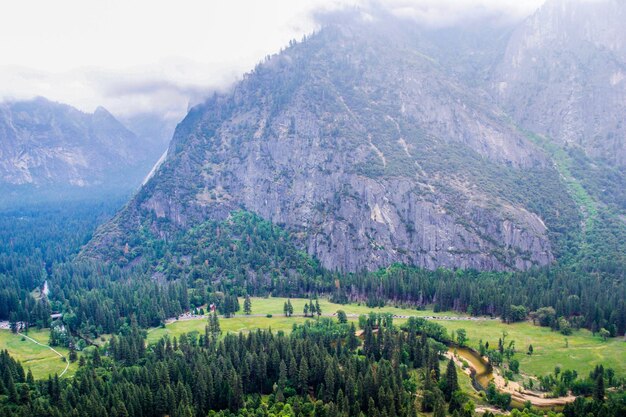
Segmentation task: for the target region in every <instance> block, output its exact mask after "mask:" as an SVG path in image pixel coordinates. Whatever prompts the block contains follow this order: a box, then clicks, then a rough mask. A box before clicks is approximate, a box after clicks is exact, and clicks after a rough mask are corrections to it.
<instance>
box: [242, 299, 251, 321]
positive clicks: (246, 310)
mask: <svg viewBox="0 0 626 417" xmlns="http://www.w3.org/2000/svg"><path fill="white" fill-rule="evenodd" d="M243 312H244V313H245V314H246V315H247V316H249V315H250V314H251V313H252V301H250V296H249V295H248V294H246V298H245V300H244V302H243Z"/></svg>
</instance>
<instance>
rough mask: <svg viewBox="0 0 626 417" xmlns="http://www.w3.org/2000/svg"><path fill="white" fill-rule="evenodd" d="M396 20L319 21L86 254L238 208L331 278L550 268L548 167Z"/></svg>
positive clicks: (244, 87)
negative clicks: (397, 270) (267, 223)
mask: <svg viewBox="0 0 626 417" xmlns="http://www.w3.org/2000/svg"><path fill="white" fill-rule="evenodd" d="M391 26H392V28H390V27H387V26H379V25H369V24H353V25H350V26H342V27H335V26H330V27H327V28H325V29H323V30H322V31H321V32H319V33H317V34H315V35H314V36H312V37H310V38H309V39H307V40H306V41H304V42H303V43H298V44H292V45H291V46H290V47H289V48H288V49H286V50H285V51H283V52H282V53H281V54H279V55H276V56H273V57H272V58H270V59H269V60H267V61H266V62H264V63H262V64H260V65H259V66H258V67H257V68H256V69H255V70H254V71H253V72H252V73H250V74H248V75H246V76H245V77H244V79H243V80H242V81H241V82H240V83H239V84H238V85H237V86H235V87H234V88H233V90H232V91H231V92H230V93H228V94H222V95H215V96H214V97H212V98H211V99H209V100H208V101H207V102H206V103H205V104H203V105H201V106H198V107H195V108H194V109H192V110H191V111H190V112H189V114H188V115H187V117H186V118H185V119H184V120H183V121H182V122H181V123H180V124H179V126H178V127H177V129H176V132H175V134H174V138H173V140H172V143H171V144H170V148H169V151H168V155H167V158H166V159H165V161H164V162H163V164H162V165H161V166H160V167H159V169H158V170H157V171H156V172H155V173H154V175H153V176H152V178H151V179H150V180H149V181H148V182H147V184H146V185H145V186H144V187H143V188H142V190H141V191H140V192H139V193H138V194H137V195H136V196H135V198H134V199H133V200H132V201H131V202H130V203H129V204H128V206H127V207H126V208H125V209H124V210H123V211H122V212H121V213H119V214H118V216H117V217H116V218H115V219H114V220H113V221H112V222H111V223H109V224H107V225H105V226H104V227H103V228H101V229H100V230H99V231H98V232H97V234H96V236H95V238H94V240H93V241H92V242H91V243H90V244H89V245H88V246H87V247H86V248H85V250H84V253H86V254H90V255H91V256H101V253H103V252H104V251H103V250H101V249H103V248H107V250H108V249H109V248H111V247H114V248H117V249H118V253H119V255H120V256H122V257H123V256H124V254H126V253H129V242H130V246H131V249H132V245H133V244H140V243H138V242H140V241H139V240H138V238H137V236H138V235H139V233H138V232H139V230H140V229H142V228H145V227H148V228H149V229H150V230H151V232H152V233H154V234H155V235H157V236H160V237H161V238H167V237H168V236H172V235H173V234H174V233H176V231H179V230H185V229H188V228H190V227H192V226H193V225H195V224H197V223H199V222H202V221H204V220H206V219H224V218H226V217H227V216H228V215H229V213H230V212H231V211H232V210H236V209H242V208H243V209H245V210H249V211H252V212H255V213H257V214H259V215H260V216H262V217H263V218H265V219H268V220H271V221H272V222H274V223H276V224H279V225H282V226H284V227H285V228H286V229H288V230H290V231H291V232H293V235H294V236H295V237H296V238H297V240H298V242H299V243H300V245H301V246H302V247H303V248H304V249H306V250H307V251H308V253H309V254H311V255H313V256H315V257H317V258H318V259H319V260H320V261H321V263H322V264H323V266H325V267H327V268H329V269H338V270H342V271H357V270H362V269H369V270H372V269H375V268H379V267H383V266H387V265H389V264H391V263H393V262H404V263H408V264H414V265H420V266H423V267H427V268H437V267H460V268H476V269H480V270H503V269H527V268H529V267H532V266H535V265H545V264H548V263H550V262H551V261H552V260H553V259H554V256H553V250H552V243H551V240H550V238H549V227H550V224H549V222H548V221H547V220H546V219H548V218H549V217H550V215H553V214H554V213H558V210H559V209H558V207H556V206H555V205H553V201H554V200H557V199H558V198H554V195H566V192H565V190H564V188H562V185H561V184H560V182H559V180H558V175H557V173H556V171H554V169H553V168H552V164H551V162H550V161H549V160H548V159H547V158H546V157H545V156H544V155H543V154H542V152H541V151H540V150H539V149H537V148H536V147H535V146H534V145H533V144H532V143H531V142H530V141H529V140H528V139H527V138H526V137H525V136H524V135H522V134H521V133H520V132H519V131H518V130H516V129H515V128H514V127H513V126H512V125H511V124H510V122H509V121H508V120H507V119H506V118H505V116H504V115H503V113H502V112H501V111H500V110H499V109H498V108H497V107H496V106H495V105H494V104H493V103H492V100H491V99H490V97H489V95H488V94H486V93H485V92H484V91H482V90H480V89H477V88H474V87H470V86H468V85H464V84H462V83H461V82H460V81H458V80H457V78H455V77H454V76H453V75H452V74H451V73H449V72H448V71H447V70H446V69H445V68H443V67H442V66H441V65H440V64H439V63H438V62H437V61H436V60H434V59H433V58H432V57H430V56H428V55H426V54H425V53H423V52H422V49H421V47H420V45H421V42H422V41H421V40H420V38H419V36H418V35H416V34H415V33H413V32H411V30H410V28H407V27H399V26H395V25H391ZM529 184H534V185H529ZM546 224H547V226H546ZM129 260H130V259H129Z"/></svg>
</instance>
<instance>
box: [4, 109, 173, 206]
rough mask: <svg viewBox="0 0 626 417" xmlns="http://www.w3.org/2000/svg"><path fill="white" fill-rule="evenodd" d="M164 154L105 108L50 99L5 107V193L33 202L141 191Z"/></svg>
mask: <svg viewBox="0 0 626 417" xmlns="http://www.w3.org/2000/svg"><path fill="white" fill-rule="evenodd" d="M161 152H162V149H160V148H159V147H158V146H157V145H156V144H155V143H154V142H150V141H149V140H147V139H145V138H139V137H138V136H137V135H135V134H134V133H133V132H131V131H130V130H128V129H127V128H126V127H125V126H124V125H123V124H122V123H120V122H119V121H118V120H117V119H116V118H115V117H114V116H113V115H112V114H111V113H109V112H108V111H107V110H106V109H105V108H103V107H98V108H97V109H96V110H95V112H94V113H93V114H88V113H83V112H81V111H79V110H77V109H75V108H73V107H71V106H68V105H65V104H60V103H55V102H51V101H49V100H46V99H45V98H36V99H33V100H28V101H13V102H5V103H0V187H2V188H3V189H5V190H8V192H9V193H15V194H16V196H17V195H19V194H20V193H28V194H30V196H31V197H35V196H36V195H37V194H41V195H42V196H43V195H45V194H49V193H52V192H54V191H58V192H61V193H68V192H75V193H78V194H80V193H87V192H90V191H92V190H104V189H106V190H109V191H116V190H117V191H123V192H128V191H129V190H131V189H133V188H134V187H137V186H138V185H139V184H140V183H141V180H142V179H143V177H145V175H146V174H147V173H148V172H149V170H150V168H151V166H152V165H153V164H154V163H155V162H156V160H157V159H158V157H159V154H160V153H161Z"/></svg>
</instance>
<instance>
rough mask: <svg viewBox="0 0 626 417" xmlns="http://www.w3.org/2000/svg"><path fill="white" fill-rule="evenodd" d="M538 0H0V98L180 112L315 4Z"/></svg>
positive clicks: (412, 11)
mask: <svg viewBox="0 0 626 417" xmlns="http://www.w3.org/2000/svg"><path fill="white" fill-rule="evenodd" d="M541 3H543V0H386V1H382V0H263V1H259V0H228V1H205V0H178V1H169V0H132V1H131V0H107V1H95V0H94V1H89V0H55V1H50V0H19V1H7V2H2V5H1V6H0V99H4V100H7V99H9V100H10V99H26V98H30V97H34V96H44V97H47V98H49V99H52V100H55V101H60V102H64V103H68V104H71V105H73V106H76V107H78V108H80V109H81V110H83V111H88V112H91V111H93V110H94V109H95V107H97V106H98V105H103V106H105V107H106V108H108V109H109V110H111V111H112V112H113V113H114V114H117V115H120V116H129V115H132V114H135V113H143V112H156V113H158V114H161V115H166V116H169V117H172V118H180V117H182V115H183V114H184V113H185V111H186V109H187V105H188V103H189V102H197V101H199V100H200V99H201V98H202V97H203V96H204V95H206V94H207V93H208V92H210V91H212V90H214V89H220V88H225V87H227V86H228V85H230V84H232V83H233V82H235V81H236V80H237V79H238V78H239V77H240V76H241V75H242V74H243V73H245V72H247V71H249V70H250V69H252V68H253V67H254V65H255V64H256V63H257V62H259V61H260V60H261V59H262V58H263V57H264V56H265V55H268V54H272V53H275V52H277V51H278V50H279V49H280V48H281V47H283V46H285V45H286V44H287V43H288V42H289V40H290V39H301V38H302V35H304V34H308V33H311V32H312V31H314V30H316V29H317V28H318V27H319V24H318V19H316V18H315V17H314V16H318V15H319V14H320V13H322V14H323V13H331V12H333V11H336V10H339V9H342V8H354V9H357V10H359V11H360V12H361V13H363V14H370V15H373V16H374V17H376V14H377V12H376V11H375V10H379V9H381V8H384V9H386V11H388V12H391V13H393V14H395V15H398V16H403V17H406V18H410V19H414V20H416V21H419V22H420V23H425V24H428V25H435V26H445V25H452V24H454V23H456V22H457V21H459V20H460V19H467V18H468V17H484V16H489V17H494V18H498V19H520V18H522V17H524V16H526V15H529V14H530V13H532V12H533V11H534V10H536V9H537V7H539V6H540V5H541Z"/></svg>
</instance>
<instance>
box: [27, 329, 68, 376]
mask: <svg viewBox="0 0 626 417" xmlns="http://www.w3.org/2000/svg"><path fill="white" fill-rule="evenodd" d="M18 334H19V335H20V336H22V337H24V338H26V339H28V340H30V341H31V342H33V343H35V344H38V345H39V346H43V347H47V348H48V349H50V350H51V351H53V352H54V353H56V354H57V355H59V357H60V358H65V369H64V370H63V372H61V374H60V375H59V378H60V377H62V376H63V375H64V374H65V373H66V372H67V370H68V368H69V367H70V362H69V361H68V360H67V358H66V357H65V356H63V355H61V354H60V353H59V351H58V350H56V349H55V348H53V347H52V346H48V345H44V344H43V343H39V342H38V341H36V340H35V339H33V338H32V337H29V336H26V335H25V334H24V333H18Z"/></svg>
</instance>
